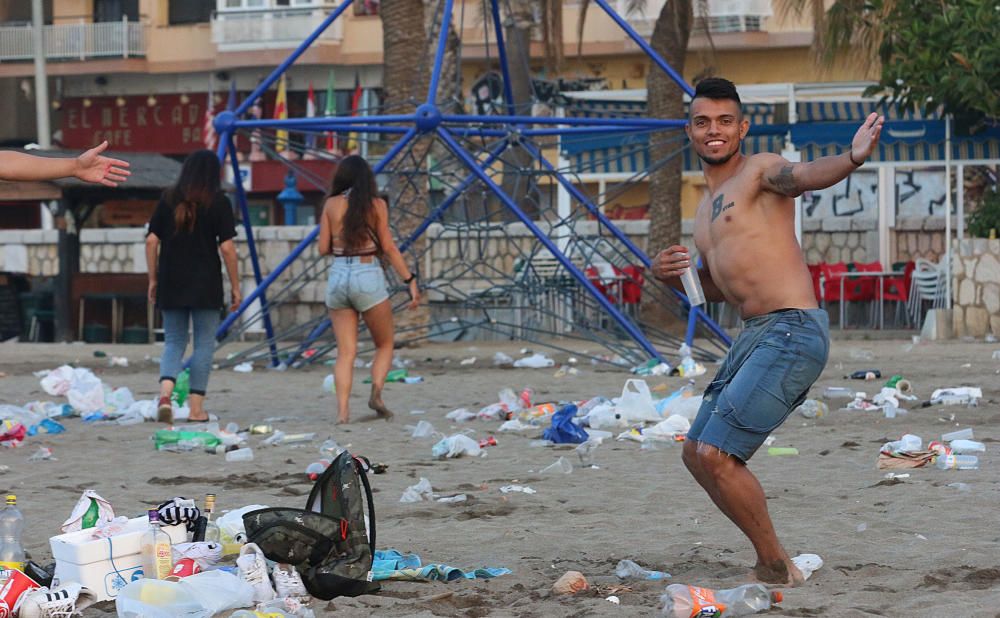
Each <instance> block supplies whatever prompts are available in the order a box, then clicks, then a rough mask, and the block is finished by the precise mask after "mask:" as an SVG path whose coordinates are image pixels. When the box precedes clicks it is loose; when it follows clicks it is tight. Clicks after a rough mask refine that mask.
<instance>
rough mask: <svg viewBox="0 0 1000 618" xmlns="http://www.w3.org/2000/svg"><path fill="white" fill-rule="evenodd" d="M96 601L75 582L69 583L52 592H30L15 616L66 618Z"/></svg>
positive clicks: (39, 589)
mask: <svg viewBox="0 0 1000 618" xmlns="http://www.w3.org/2000/svg"><path fill="white" fill-rule="evenodd" d="M96 601H97V597H96V596H95V595H94V593H93V592H91V591H90V590H87V589H86V588H84V587H83V586H81V585H80V584H78V583H76V582H70V583H68V584H66V585H65V586H60V587H58V588H56V589H54V590H49V589H48V588H38V589H37V590H32V591H31V592H30V593H28V595H27V596H26V597H25V599H24V600H23V601H21V608H20V610H19V613H18V614H17V615H18V616H19V617H20V618H66V617H68V616H73V615H75V614H79V613H80V611H81V610H82V609H84V608H86V607H90V606H91V605H93V604H94V603H95V602H96Z"/></svg>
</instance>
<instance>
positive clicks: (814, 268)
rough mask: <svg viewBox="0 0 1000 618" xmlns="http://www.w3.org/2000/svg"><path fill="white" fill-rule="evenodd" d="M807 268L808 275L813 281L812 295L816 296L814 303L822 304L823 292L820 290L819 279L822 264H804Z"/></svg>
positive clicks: (821, 273) (821, 272)
mask: <svg viewBox="0 0 1000 618" xmlns="http://www.w3.org/2000/svg"><path fill="white" fill-rule="evenodd" d="M806 267H808V268H809V275H810V276H811V277H812V280H813V294H815V295H816V302H819V303H822V302H823V290H822V289H820V279H821V277H822V275H823V265H822V264H806Z"/></svg>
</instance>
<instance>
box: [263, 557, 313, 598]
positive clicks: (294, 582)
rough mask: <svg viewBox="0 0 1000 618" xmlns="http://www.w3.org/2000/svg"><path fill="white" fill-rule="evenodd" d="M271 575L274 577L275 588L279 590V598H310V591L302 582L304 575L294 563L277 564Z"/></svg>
mask: <svg viewBox="0 0 1000 618" xmlns="http://www.w3.org/2000/svg"><path fill="white" fill-rule="evenodd" d="M271 575H272V576H273V577H274V589H275V590H277V591H278V597H279V598H282V599H287V598H293V599H302V598H305V599H308V598H309V591H307V590H306V585H305V584H303V583H302V577H301V576H300V575H299V572H298V571H296V570H295V567H293V566H292V565H290V564H275V565H274V571H273V572H272V573H271Z"/></svg>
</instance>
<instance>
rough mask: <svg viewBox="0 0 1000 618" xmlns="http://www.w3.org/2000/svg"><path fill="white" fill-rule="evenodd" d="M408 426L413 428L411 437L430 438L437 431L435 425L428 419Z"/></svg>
mask: <svg viewBox="0 0 1000 618" xmlns="http://www.w3.org/2000/svg"><path fill="white" fill-rule="evenodd" d="M406 428H407V429H411V428H412V431H413V433H411V434H410V437H411V438H429V437H431V436H433V435H434V434H436V433H437V432H436V431H434V425H431V424H430V423H428V422H427V421H420V422H418V423H417V424H416V425H407V426H406Z"/></svg>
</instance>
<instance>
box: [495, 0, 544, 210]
mask: <svg viewBox="0 0 1000 618" xmlns="http://www.w3.org/2000/svg"><path fill="white" fill-rule="evenodd" d="M532 4H533V3H532V2H530V1H529V0H513V1H512V2H511V3H510V5H509V6H510V14H509V15H508V16H507V18H506V21H505V22H504V43H505V44H506V49H507V64H508V73H509V74H510V89H511V93H512V96H513V97H514V113H515V114H519V115H524V116H527V115H530V114H531V105H532V99H533V96H532V89H531V29H532V27H533V25H534V10H533V8H532ZM504 113H507V110H504ZM503 161H504V168H503V170H504V172H503V181H502V182H501V183H500V187H501V188H502V189H503V192H504V193H506V194H507V195H508V196H509V197H510V198H511V199H512V200H513V201H514V203H515V204H517V205H518V206H520V207H521V209H522V210H523V211H524V212H525V213H526V214H527V215H528V216H529V217H532V218H536V217H537V215H538V206H537V204H534V203H532V202H531V201H530V200H528V195H529V189H530V183H531V181H532V178H531V176H529V175H524V174H522V173H521V172H522V170H529V169H530V168H531V167H532V165H531V162H532V158H531V155H529V154H528V153H527V152H525V150H524V149H523V148H521V147H520V146H518V145H511V147H510V148H508V149H507V150H506V151H505V152H504V154H503ZM500 212H501V213H503V214H502V216H501V218H502V219H503V220H505V221H515V220H516V217H515V215H514V213H512V212H510V211H508V210H507V209H506V208H502V207H501V210H500Z"/></svg>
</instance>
